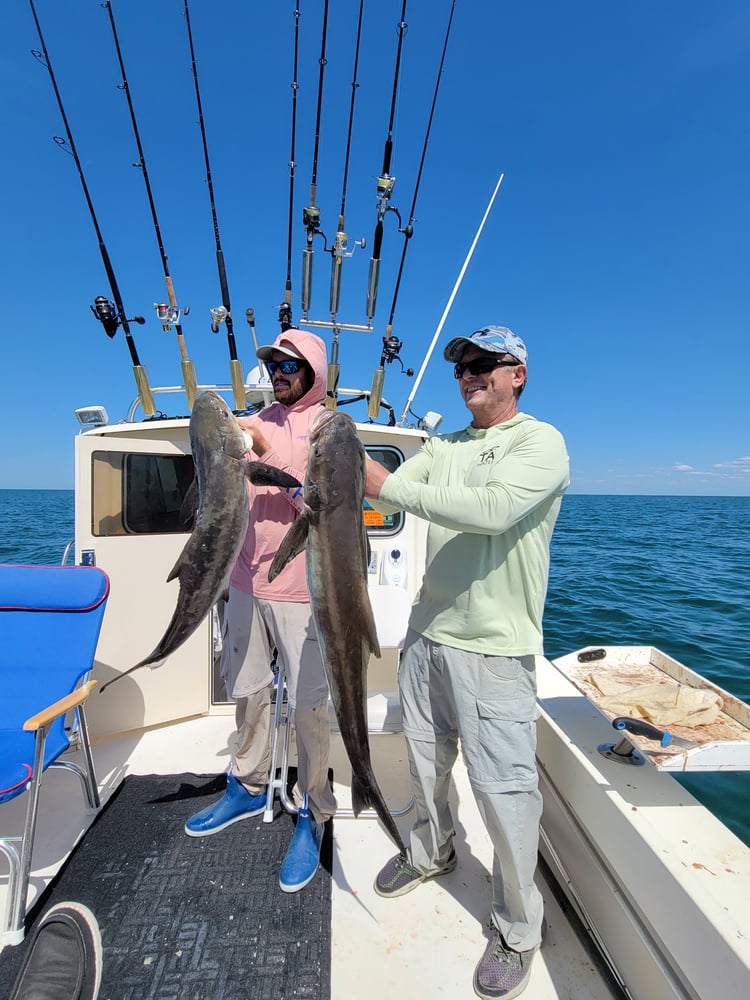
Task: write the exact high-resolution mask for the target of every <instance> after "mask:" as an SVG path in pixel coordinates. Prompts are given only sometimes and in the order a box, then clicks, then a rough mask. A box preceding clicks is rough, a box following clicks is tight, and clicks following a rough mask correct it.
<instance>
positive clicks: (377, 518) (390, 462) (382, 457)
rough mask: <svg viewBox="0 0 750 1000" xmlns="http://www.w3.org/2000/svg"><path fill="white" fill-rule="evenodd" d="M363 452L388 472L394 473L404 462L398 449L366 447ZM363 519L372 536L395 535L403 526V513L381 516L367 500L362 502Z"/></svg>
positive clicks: (368, 532)
mask: <svg viewBox="0 0 750 1000" xmlns="http://www.w3.org/2000/svg"><path fill="white" fill-rule="evenodd" d="M365 451H366V452H367V454H368V455H369V456H370V458H372V459H374V461H376V462H380V464H381V465H384V466H385V467H386V469H388V471H389V472H395V471H396V469H397V468H398V467H399V465H401V463H402V462H403V461H404V456H403V455H402V453H401V452H400V451H399V450H398V448H390V447H389V448H382V447H375V446H374V445H366V446H365ZM364 518H365V524H366V525H367V534H368V535H373V536H380V535H397V534H398V533H399V531H401V529H402V528H403V526H404V513H403V511H398V513H396V514H381V513H380V512H379V511H377V510H375V508H374V507H372V506H371V505H370V504H369V503H368V501H367V500H365V502H364Z"/></svg>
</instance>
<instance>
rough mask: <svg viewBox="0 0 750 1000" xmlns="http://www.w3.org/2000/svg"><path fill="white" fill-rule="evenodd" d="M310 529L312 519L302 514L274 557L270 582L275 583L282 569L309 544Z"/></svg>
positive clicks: (269, 575)
mask: <svg viewBox="0 0 750 1000" xmlns="http://www.w3.org/2000/svg"><path fill="white" fill-rule="evenodd" d="M309 527H310V519H309V517H308V516H307V514H300V516H299V517H298V518H297V520H296V521H294V523H293V524H292V526H291V528H290V529H289V531H287V533H286V534H285V535H284V539H283V541H282V543H281V545H280V546H279V547H278V549H277V551H276V555H275V556H274V557H273V562H272V563H271V567H270V569H269V570H268V582H269V583H273V581H274V580H275V579H276V577H277V576H278V575H279V573H280V572H281V571H282V569H283V568H284V567H285V566H286V564H287V563H288V562H291V560H292V559H294V557H295V556H298V555H299V554H300V552H301V551H302V550H303V549H304V547H305V545H306V543H307V532H308V529H309Z"/></svg>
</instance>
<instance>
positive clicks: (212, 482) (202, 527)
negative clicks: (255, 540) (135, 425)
mask: <svg viewBox="0 0 750 1000" xmlns="http://www.w3.org/2000/svg"><path fill="white" fill-rule="evenodd" d="M258 436H259V437H260V438H263V435H262V434H261V435H258ZM263 441H265V438H263ZM265 443H266V450H267V442H265ZM190 446H191V449H192V452H193V461H194V462H195V467H196V471H197V483H198V490H197V492H198V513H197V517H196V520H195V525H194V527H193V531H192V533H191V535H190V537H189V538H188V540H187V542H186V543H185V547H184V548H183V550H182V552H181V553H180V556H179V558H178V560H177V562H176V563H175V565H174V568H173V570H172V572H171V573H170V574H169V576H168V577H167V580H168V581H169V580H174V579H175V578H177V579H178V580H179V581H180V592H179V596H178V598H177V605H176V607H175V611H174V614H173V615H172V620H171V621H170V623H169V625H168V626H167V630H166V632H165V633H164V635H163V636H162V638H161V640H160V641H159V644H158V645H157V646H156V648H155V649H154V650H153V652H151V653H150V654H149V655H148V656H147V657H146V658H145V659H144V660H141V662H140V663H137V664H136V665H135V666H134V667H131V668H130V669H129V670H126V671H124V672H123V673H122V674H120V675H119V676H118V677H115V678H114V680H111V681H109V683H108V684H104V685H103V686H102V688H101V689H100V690H101V691H102V692H103V691H105V690H106V688H108V687H109V686H110V685H111V684H114V682H115V681H117V680H120V678H122V677H125V676H126V675H127V674H129V673H132V671H133V670H137V669H138V667H145V666H151V665H154V664H157V663H159V662H161V661H162V660H164V659H165V658H166V657H167V656H169V655H170V654H171V653H173V652H174V651H175V650H176V649H178V648H179V647H180V646H181V645H182V644H183V643H184V642H186V641H187V639H189V638H190V636H191V635H192V634H193V633H194V632H195V631H196V629H197V628H198V626H199V625H200V624H201V622H202V621H203V619H204V618H205V617H206V615H207V614H208V613H209V612H210V610H211V608H212V607H213V606H214V604H216V602H217V601H218V600H219V599H220V598H221V597H222V596H223V595H224V594H225V593H226V591H227V588H228V583H229V575H230V573H231V572H232V568H233V566H234V564H235V561H236V559H237V553H238V552H239V550H240V547H241V546H242V542H243V540H244V538H245V532H246V530H247V521H248V495H247V480H248V479H249V480H250V482H252V483H255V484H257V485H262V486H279V487H293V486H300V485H301V484H300V483H299V481H298V480H297V479H295V478H294V476H291V475H289V474H288V473H286V472H283V471H282V470H281V469H276V468H274V467H273V466H271V465H266V464H265V463H264V462H254V461H249V460H248V459H247V458H246V457H245V455H246V451H247V444H246V442H245V438H244V435H243V431H242V430H241V429H240V426H239V421H238V420H237V419H236V418H235V417H234V415H233V413H232V411H231V410H230V409H229V407H228V406H227V404H226V402H225V401H224V399H222V397H221V396H219V395H218V394H217V393H215V392H204V393H202V394H201V395H200V396H199V397H198V399H197V400H196V402H195V405H194V406H193V411H192V413H191V416H190ZM261 446H262V442H261ZM254 448H255V451H256V454H260V452H258V450H257V448H258V443H257V441H256V445H254Z"/></svg>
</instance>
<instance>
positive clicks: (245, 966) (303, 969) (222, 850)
mask: <svg viewBox="0 0 750 1000" xmlns="http://www.w3.org/2000/svg"><path fill="white" fill-rule="evenodd" d="M290 778H292V779H293V776H292V775H291V773H290ZM225 787H226V778H225V777H224V776H223V775H221V776H220V777H218V778H217V777H216V776H211V777H206V776H200V775H195V774H180V775H169V776H163V775H146V776H132V777H127V778H125V780H124V781H123V782H122V784H121V785H120V787H119V788H118V790H117V791H116V792H115V794H114V795H113V796H112V798H111V799H110V800H109V801H108V803H107V804H106V806H105V807H104V809H103V810H102V812H101V813H100V814H99V816H98V817H97V819H96V821H95V822H94V823H93V825H92V826H91V828H90V829H89V830H88V832H87V833H86V835H85V837H84V838H83V840H82V841H81V842H80V844H79V845H78V846H77V847H76V849H75V851H74V852H73V853H72V855H71V856H70V858H69V859H68V861H67V863H66V864H65V866H64V867H63V869H62V870H61V871H60V873H59V874H58V875H57V877H56V878H55V879H54V880H53V882H52V883H51V884H50V885H49V886H48V887H47V889H46V891H45V892H44V894H43V895H42V897H41V898H40V900H39V901H38V903H37V904H35V906H34V908H33V909H32V911H31V912H30V913H29V917H28V921H27V923H28V926H29V930H28V931H27V938H26V942H28V934H29V933H30V929H31V927H32V925H33V923H34V922H35V921H36V919H38V917H39V915H40V914H41V913H44V912H46V910H47V909H49V907H50V906H53V905H54V904H56V903H58V902H62V901H63V900H75V901H77V902H81V903H85V904H86V906H88V907H89V908H90V909H91V910H92V911H93V912H94V914H95V915H96V917H97V920H98V922H99V925H100V928H101V932H102V942H103V948H104V962H103V973H102V986H101V991H100V994H99V996H100V1000H144V998H146V997H148V998H152V997H153V998H159V1000H166V998H169V1000H236V998H237V1000H239V998H240V997H241V998H243V1000H287V998H289V1000H291V998H302V1000H328V998H329V997H330V993H331V876H330V872H331V862H332V850H333V848H332V841H333V838H332V830H331V826H332V824H331V823H328V824H327V828H326V833H325V837H324V840H323V848H322V852H321V867H320V869H319V870H318V873H317V874H316V876H315V878H314V879H313V881H312V882H311V883H310V884H309V885H308V886H306V887H305V888H304V889H303V890H302V891H301V892H298V893H283V892H282V891H281V890H280V889H279V868H280V866H281V862H282V861H283V858H284V855H285V853H286V849H287V847H288V846H289V842H290V840H291V836H292V832H293V822H292V819H291V817H290V816H288V815H286V814H282V815H278V816H277V817H276V818H275V819H274V821H273V823H263V816H262V815H261V816H256V817H253V818H252V819H247V820H243V821H242V822H240V823H234V824H233V825H232V826H229V827H227V828H226V829H225V830H223V831H222V832H221V833H218V834H214V835H213V836H211V837H199V838H193V837H188V836H186V834H185V833H184V831H183V826H184V823H185V821H186V820H187V819H188V817H190V816H192V814H193V813H195V812H197V811H198V810H199V809H201V808H203V807H204V806H205V805H208V804H209V803H210V802H212V801H213V800H215V799H216V798H217V797H218V796H219V795H221V794H222V792H223V790H224V788H225ZM26 942H24V943H23V944H20V945H18V946H16V947H13V948H5V949H4V950H3V952H2V954H1V955H0V996H8V995H9V993H10V987H11V985H12V983H13V981H14V979H15V976H16V973H17V970H18V968H20V965H21V962H22V960H23V955H24V952H25V949H26Z"/></svg>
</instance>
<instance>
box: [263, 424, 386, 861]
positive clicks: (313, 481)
mask: <svg viewBox="0 0 750 1000" xmlns="http://www.w3.org/2000/svg"><path fill="white" fill-rule="evenodd" d="M364 485H365V452H364V448H363V447H362V444H361V442H360V441H359V438H358V437H357V430H356V428H355V426H354V421H353V420H352V419H351V417H349V416H347V415H346V414H345V413H341V412H339V411H338V410H325V411H324V412H323V413H321V414H320V416H319V417H317V419H316V420H315V422H314V423H313V425H312V427H311V428H310V451H309V454H308V460H307V472H306V475H305V494H304V496H305V509H304V512H303V513H302V514H301V515H300V516H299V517H298V518H297V520H296V521H295V522H294V524H293V525H292V526H291V528H290V529H289V531H288V532H287V534H286V536H285V538H284V540H283V542H282V543H281V545H280V546H279V550H278V552H277V553H276V556H275V558H274V560H273V562H272V563H271V568H270V570H269V572H268V579H269V580H273V579H274V578H275V577H276V576H277V575H278V574H279V572H280V571H281V570H282V569H283V567H284V566H286V564H287V563H288V562H289V561H290V560H291V559H293V558H294V557H295V556H296V555H298V554H299V553H300V552H301V551H302V550H303V549H306V552H307V586H308V589H309V591H310V605H311V608H312V615H313V619H314V621H315V627H316V631H317V633H318V641H319V643H320V651H321V654H322V657H323V663H324V664H325V668H326V673H327V675H328V683H329V685H330V688H331V697H332V699H333V705H334V708H335V709H336V718H337V719H338V723H339V729H340V731H341V737H342V739H343V741H344V747H345V748H346V753H347V756H348V757H349V762H350V763H351V765H352V808H353V810H354V815H355V816H358V815H359V813H360V812H361V811H362V810H363V809H365V808H366V807H367V806H372V807H373V808H374V809H375V811H376V812H377V814H378V816H379V817H380V819H381V821H382V822H383V825H384V826H385V828H386V830H387V831H388V833H389V834H390V836H391V837H392V838H393V841H394V843H395V844H396V846H397V847H398V849H399V850H400V851H401V852H402V853H404V854H405V853H406V849H405V847H404V844H403V841H402V840H401V837H400V836H399V832H398V829H397V827H396V824H395V822H394V820H393V817H392V816H391V814H390V811H389V810H388V806H387V805H386V803H385V799H384V798H383V793H382V792H381V791H380V788H379V786H378V783H377V780H376V778H375V774H374V772H373V769H372V761H371V759H370V743H369V740H368V736H367V704H366V699H367V682H366V677H367V663H368V661H369V659H370V654H371V653H374V654H375V655H376V656H380V645H379V643H378V636H377V631H376V628H375V619H374V617H373V614H372V607H371V605H370V598H369V595H368V592H367V563H368V548H369V543H368V541H367V532H366V530H365V525H364V521H363V518H362V500H363V496H364Z"/></svg>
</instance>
